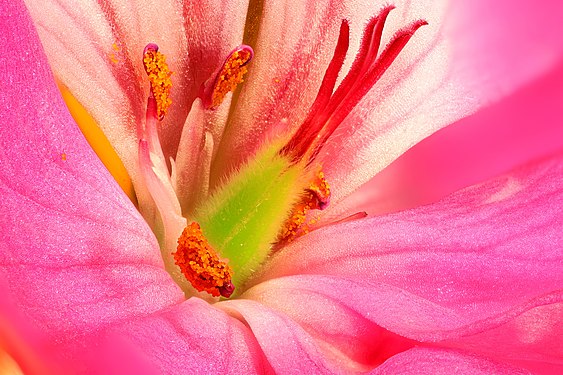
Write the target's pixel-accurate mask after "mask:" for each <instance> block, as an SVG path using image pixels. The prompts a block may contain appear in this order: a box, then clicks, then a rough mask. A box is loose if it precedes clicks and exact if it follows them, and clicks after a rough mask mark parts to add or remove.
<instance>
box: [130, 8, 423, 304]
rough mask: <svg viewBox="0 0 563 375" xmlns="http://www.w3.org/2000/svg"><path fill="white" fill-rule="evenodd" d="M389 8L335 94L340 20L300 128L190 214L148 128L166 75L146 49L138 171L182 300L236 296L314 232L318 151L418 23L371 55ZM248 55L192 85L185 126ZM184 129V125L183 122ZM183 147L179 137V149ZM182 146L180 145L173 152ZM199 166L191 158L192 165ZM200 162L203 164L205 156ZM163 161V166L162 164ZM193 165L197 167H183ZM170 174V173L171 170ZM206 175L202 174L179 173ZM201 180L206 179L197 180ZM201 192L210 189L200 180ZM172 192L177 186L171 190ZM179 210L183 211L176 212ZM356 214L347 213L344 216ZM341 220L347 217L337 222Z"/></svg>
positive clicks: (158, 114) (213, 105)
mask: <svg viewBox="0 0 563 375" xmlns="http://www.w3.org/2000/svg"><path fill="white" fill-rule="evenodd" d="M392 9H393V8H392V7H386V8H384V9H383V10H382V11H381V12H380V13H379V14H378V15H377V16H376V17H374V18H372V19H371V20H370V21H369V22H368V24H367V26H366V28H365V30H364V34H363V38H362V41H361V45H360V49H359V51H358V54H357V56H356V58H355V60H354V62H353V64H352V67H351V69H350V71H349V72H348V73H347V75H346V76H345V77H344V79H343V80H342V82H341V84H340V85H339V86H338V87H337V88H336V89H335V86H336V82H337V78H338V75H339V74H340V71H341V69H342V66H343V64H344V60H345V57H346V54H347V51H348V45H349V33H350V31H349V26H348V22H347V21H346V20H343V21H342V24H341V27H340V34H339V37H338V41H337V43H336V47H335V50H334V55H333V58H332V60H331V62H330V64H329V66H328V67H327V70H326V73H325V76H324V78H323V81H322V84H321V87H320V89H319V92H318V95H317V97H316V99H315V101H314V103H313V104H312V106H311V109H310V111H309V114H308V116H307V117H306V119H305V121H304V122H303V123H302V124H301V125H300V126H299V127H297V130H295V131H294V132H293V133H291V134H280V136H279V137H278V138H277V139H276V140H274V141H271V140H266V141H265V142H264V144H263V145H262V147H261V148H260V149H259V150H258V151H257V152H256V154H255V155H254V156H253V157H252V158H250V159H249V160H247V161H246V163H245V164H244V165H241V166H239V169H238V170H237V171H236V172H235V173H233V174H232V175H231V176H230V177H229V178H228V179H226V180H225V182H224V183H223V184H221V185H220V186H219V187H217V188H215V190H213V191H212V192H211V194H209V195H208V194H207V190H206V191H205V194H203V197H204V199H200V200H199V201H197V203H196V204H194V205H193V207H192V208H190V209H189V210H187V209H186V207H181V205H180V201H179V198H178V194H179V193H178V192H179V190H178V189H179V187H178V183H177V180H176V178H177V176H178V175H179V174H181V173H183V172H185V171H179V170H177V168H179V166H182V165H184V164H182V158H184V155H182V154H181V153H180V152H179V153H178V155H177V158H176V159H175V160H174V159H171V160H166V159H165V157H164V153H163V151H162V149H161V146H160V141H159V138H158V129H157V126H156V124H157V123H158V121H159V120H162V119H163V118H164V116H165V115H166V111H167V109H168V108H169V106H170V105H171V100H170V98H169V93H170V88H171V85H172V81H171V75H172V73H171V72H170V70H169V69H168V66H167V65H166V59H165V57H164V55H163V54H162V53H160V52H159V51H158V47H157V46H156V45H154V44H149V45H148V46H147V47H146V48H145V50H144V54H143V63H144V66H145V70H146V72H147V76H148V79H149V82H150V95H149V98H148V101H147V116H146V124H145V126H142V124H140V125H139V126H138V129H137V131H138V134H139V164H140V167H141V168H140V170H141V174H142V175H143V177H144V180H145V183H146V186H147V188H148V190H149V192H150V194H151V196H152V198H153V201H154V203H155V204H156V207H157V209H158V211H159V213H160V217H161V219H162V220H161V221H162V227H163V228H164V229H163V232H164V233H163V236H164V238H163V239H162V240H161V246H162V248H163V257H164V258H165V261H166V266H167V269H168V270H169V272H170V273H171V274H172V276H173V277H174V278H175V280H176V281H177V282H178V283H179V284H180V285H182V286H183V287H184V286H185V285H186V282H189V285H191V286H189V285H188V286H187V287H184V289H185V290H186V292H187V293H192V292H190V290H191V289H190V288H193V289H195V290H197V291H200V292H207V293H209V294H210V295H212V296H214V297H217V296H223V297H226V298H228V297H230V296H231V295H232V294H233V293H234V289H235V286H237V293H238V292H240V290H241V289H239V287H242V289H244V285H245V283H246V282H247V281H248V280H249V279H250V278H251V277H252V275H253V273H254V272H255V271H256V270H258V269H259V268H260V267H261V265H262V264H263V263H264V262H265V261H266V259H267V258H268V256H269V255H270V254H271V252H272V251H274V250H275V249H276V248H279V247H280V246H283V245H285V244H287V243H289V242H291V241H294V240H295V239H296V238H298V237H300V236H303V235H305V234H307V233H308V232H309V231H311V230H313V229H314V226H315V225H316V222H317V220H318V216H319V212H320V210H323V209H325V208H326V207H327V206H328V204H329V201H330V194H331V189H330V186H329V183H328V182H327V179H326V177H325V175H324V173H323V171H322V161H321V160H317V159H318V158H317V156H318V155H319V151H320V150H321V149H322V147H323V146H324V144H325V143H326V141H327V140H328V139H329V137H330V136H331V135H332V133H333V132H334V131H335V130H336V129H337V127H338V126H339V125H340V124H341V123H342V122H343V121H344V119H345V118H346V117H347V116H348V115H349V114H350V112H351V111H352V110H353V109H354V107H355V106H356V105H357V104H358V103H359V101H360V100H361V99H362V98H363V97H364V96H365V95H366V93H367V92H368V91H369V90H370V89H371V88H372V87H373V86H374V85H375V84H376V83H377V81H378V80H379V79H380V78H381V76H382V75H383V74H384V73H385V71H386V70H387V69H388V68H389V66H390V65H391V64H392V63H393V61H394V60H395V58H396V57H397V56H398V55H399V53H400V52H401V51H402V49H403V48H404V47H405V45H406V44H407V42H408V41H409V40H410V38H411V37H412V36H413V35H414V33H415V32H416V30H418V28H419V27H421V26H422V25H424V24H426V22H425V21H416V22H414V23H412V24H410V25H408V26H407V27H405V28H403V29H401V30H399V31H398V32H397V33H396V34H395V35H394V36H393V37H392V38H391V41H390V42H389V43H388V44H387V46H386V47H385V48H384V49H383V50H382V51H381V52H380V45H381V36H382V33H383V27H384V25H385V22H386V19H387V16H388V14H389V12H390V11H391V10H392ZM252 57H253V51H252V49H251V48H250V47H248V46H244V45H243V46H239V47H237V48H235V49H234V50H233V51H232V52H231V54H229V56H228V57H227V58H226V59H225V61H224V63H223V64H222V65H221V66H220V67H219V68H218V69H217V70H216V72H215V73H214V74H213V75H212V76H211V78H210V79H208V80H207V81H206V82H205V83H204V84H203V85H202V88H201V91H200V97H199V98H198V99H196V100H195V101H194V104H193V105H192V110H191V111H193V112H190V115H189V116H188V118H189V119H197V121H200V122H203V124H199V125H201V126H200V127H199V128H200V129H206V127H207V124H208V123H207V122H206V121H210V120H209V119H210V118H211V117H212V115H211V114H212V112H213V111H214V110H216V109H217V108H218V107H219V106H220V105H221V104H222V103H223V101H224V99H225V96H226V95H227V93H229V92H231V91H233V90H234V89H235V88H236V87H237V85H238V84H240V83H241V82H242V81H243V76H244V74H245V73H246V72H247V67H246V65H247V64H248V63H249V62H250V60H251V58H252ZM187 123H188V121H187ZM201 132H202V134H201V137H200V138H199V139H200V140H202V141H201V142H200V143H203V144H205V145H206V146H205V147H207V149H205V150H206V151H205V152H207V154H208V155H213V150H212V147H213V139H212V138H211V135H210V133H209V132H207V133H206V132H205V130H201ZM181 142H182V140H180V143H181ZM180 149H182V145H180ZM193 160H200V159H197V158H195V159H193ZM208 160H212V157H211V156H210V157H209V158H208ZM169 164H171V165H172V166H171V168H170V167H169ZM191 165H192V167H193V168H196V169H197V168H199V165H198V163H197V162H194V163H192V164H191ZM175 168H176V169H175ZM192 172H193V174H194V175H197V176H204V178H207V179H208V178H209V174H206V173H200V172H198V171H191V170H190V171H188V173H192ZM205 176H206V177H205ZM201 186H209V181H207V182H203V183H202V184H201ZM180 188H181V187H180ZM182 208H184V209H186V211H187V212H184V214H185V215H186V216H187V217H188V218H189V222H190V224H189V225H188V219H186V218H184V217H183V215H182ZM360 217H363V215H362V214H359V215H353V216H352V217H351V218H350V219H355V218H360ZM344 220H347V219H344Z"/></svg>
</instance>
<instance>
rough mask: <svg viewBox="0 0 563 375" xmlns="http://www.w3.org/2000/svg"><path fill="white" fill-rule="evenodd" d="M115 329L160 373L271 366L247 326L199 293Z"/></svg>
mask: <svg viewBox="0 0 563 375" xmlns="http://www.w3.org/2000/svg"><path fill="white" fill-rule="evenodd" d="M113 333H114V334H116V335H120V336H121V337H123V338H124V339H126V340H128V341H129V342H131V343H132V344H134V346H135V349H136V354H137V355H139V356H141V357H142V358H145V360H148V361H149V362H151V363H153V364H154V365H155V366H156V367H157V369H158V370H159V373H161V374H181V373H182V374H185V373H189V374H210V373H216V374H258V373H263V372H264V370H265V369H268V368H269V365H268V363H267V362H266V361H265V358H264V355H263V353H262V351H261V350H260V347H259V346H258V344H257V343H256V339H255V338H254V337H253V335H252V333H251V332H250V330H249V329H248V327H246V326H245V325H244V324H242V323H241V322H240V321H238V320H237V319H235V318H232V317H231V316H229V315H227V314H225V313H224V312H223V311H221V310H218V309H216V308H214V307H212V306H210V305H209V304H208V303H206V302H204V301H202V300H200V299H198V298H195V297H194V298H191V299H189V300H187V301H185V302H183V303H181V304H179V305H176V306H174V307H172V308H170V309H167V310H165V311H162V312H160V313H157V314H153V315H151V316H147V317H145V318H141V319H132V320H129V321H125V322H123V324H122V325H121V326H120V327H116V329H115V330H114V332H113ZM118 337H119V336H118Z"/></svg>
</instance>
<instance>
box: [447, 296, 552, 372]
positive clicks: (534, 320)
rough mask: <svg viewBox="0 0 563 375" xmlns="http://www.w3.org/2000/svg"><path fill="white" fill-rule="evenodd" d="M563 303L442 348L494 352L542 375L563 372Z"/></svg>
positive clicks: (496, 355)
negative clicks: (562, 359) (562, 341)
mask: <svg viewBox="0 0 563 375" xmlns="http://www.w3.org/2000/svg"><path fill="white" fill-rule="evenodd" d="M562 316H563V303H555V304H550V305H545V306H539V307H536V308H533V309H531V310H528V311H526V312H525V313H523V314H522V315H520V316H517V317H516V318H514V319H513V320H510V321H508V322H507V323H505V324H503V325H500V326H499V327H497V328H494V329H491V330H488V331H485V332H482V333H479V334H476V335H472V336H467V337H463V338H458V339H456V340H448V341H446V342H443V343H441V345H444V346H449V347H454V348H462V349H466V350H471V351H472V352H475V353H494V355H495V357H502V358H505V359H506V360H507V361H510V362H511V363H513V364H515V365H518V366H521V367H523V368H527V369H529V370H531V371H533V372H534V373H538V374H561V372H563V363H561V358H563V347H562V346H561V344H560V342H561V332H563V319H561V317H562Z"/></svg>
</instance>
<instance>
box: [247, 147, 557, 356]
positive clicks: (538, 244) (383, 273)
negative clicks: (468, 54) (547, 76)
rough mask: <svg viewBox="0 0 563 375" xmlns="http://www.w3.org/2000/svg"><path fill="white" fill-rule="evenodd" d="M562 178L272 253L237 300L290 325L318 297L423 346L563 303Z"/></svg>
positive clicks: (334, 230)
mask: <svg viewBox="0 0 563 375" xmlns="http://www.w3.org/2000/svg"><path fill="white" fill-rule="evenodd" d="M562 173H563V155H561V154H560V155H558V156H557V157H554V158H552V159H550V160H546V161H543V162H541V163H539V164H536V165H530V166H527V167H526V168H523V169H521V170H518V171H516V172H514V173H512V174H511V175H508V176H505V177H502V178H499V179H496V180H493V181H490V182H487V183H484V184H481V185H477V186H475V187H472V188H470V189H467V190H464V191H461V192H459V193H456V194H454V195H452V196H451V197H449V198H447V199H445V200H443V201H441V202H439V203H436V204H434V205H432V206H425V207H420V208H417V209H414V210H410V211H404V212H401V213H397V214H392V215H387V216H383V217H377V218H371V219H365V220H358V221H355V222H350V223H346V224H341V225H335V226H332V227H326V228H323V229H319V230H317V231H314V232H312V233H310V234H308V235H307V236H305V237H302V238H301V239H300V240H297V241H295V243H294V244H292V245H290V246H288V247H287V248H285V249H283V250H281V251H280V252H279V253H277V254H275V255H274V256H273V258H272V259H271V260H270V261H269V263H268V264H267V265H266V266H265V269H264V270H263V272H262V275H263V276H262V277H261V278H259V279H258V280H256V281H255V283H258V282H259V281H263V283H261V284H258V285H256V286H254V287H253V288H251V289H250V290H248V291H247V292H246V293H245V294H244V295H243V297H245V298H250V299H254V300H257V301H259V302H261V303H263V304H265V305H266V306H270V307H272V308H280V307H281V306H283V311H285V312H286V313H287V314H288V315H289V316H290V317H291V318H292V319H294V320H296V321H307V317H306V316H305V315H306V314H309V311H310V310H311V309H313V308H312V307H311V306H309V305H307V303H306V300H307V299H309V300H311V301H318V300H323V299H324V300H325V301H328V302H326V306H338V307H339V308H341V309H349V312H348V315H349V318H348V320H347V321H346V322H345V323H343V322H344V320H343V319H341V321H340V324H349V325H354V324H356V323H355V322H356V321H358V317H359V318H364V319H366V320H369V321H371V322H374V323H376V324H378V325H379V326H381V327H383V328H385V329H388V330H389V331H392V332H395V333H398V334H400V335H402V336H405V337H408V338H411V339H415V340H419V341H431V342H436V341H443V340H449V341H448V342H451V341H452V340H453V341H457V340H461V339H460V338H463V337H467V336H471V335H476V334H480V333H482V332H486V331H488V330H491V329H493V328H495V327H498V326H500V325H502V324H505V323H507V322H510V321H512V320H513V319H515V318H516V317H517V316H519V315H520V314H522V313H525V312H526V311H529V310H530V309H533V308H534V307H537V306H542V305H549V304H554V303H558V302H561V301H563V294H562V292H561V289H562V286H563V275H562V274H561V272H560V268H561V261H562V260H563V257H562V254H561V244H562V241H563V237H562V235H563V233H562V232H561V225H562V217H561V211H562V209H563V190H562V186H561V175H562ZM266 280H268V281H266ZM331 300H332V302H331ZM294 301H295V302H294ZM327 308H328V307H327ZM331 308H332V307H331ZM343 316H345V314H343ZM549 319H551V320H552V321H553V322H557V321H561V317H560V316H557V317H553V316H552V317H551V318H549ZM557 319H559V320H557ZM321 324H326V323H324V322H322V321H318V322H316V323H314V324H313V326H312V329H314V330H321V331H322V329H324V328H321V329H320V328H319V325H321ZM554 324H555V323H554ZM356 326H357V325H356ZM527 329H531V327H527ZM364 337H369V336H364ZM510 339H511V340H520V338H519V337H511V338H510ZM490 349H491V350H493V348H490ZM491 353H492V354H495V353H496V351H491V352H490V353H489V354H491ZM499 356H502V355H500V354H499Z"/></svg>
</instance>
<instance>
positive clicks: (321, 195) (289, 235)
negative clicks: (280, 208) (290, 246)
mask: <svg viewBox="0 0 563 375" xmlns="http://www.w3.org/2000/svg"><path fill="white" fill-rule="evenodd" d="M329 202H330V186H329V184H328V181H327V180H326V179H325V176H324V173H323V172H322V170H320V169H319V170H318V171H317V173H316V174H315V175H314V177H313V179H312V180H311V183H310V185H309V187H308V188H307V189H305V192H304V193H303V196H302V197H301V200H300V201H299V202H298V203H297V204H296V205H295V206H294V207H293V212H292V215H291V216H290V217H289V218H288V219H287V221H286V222H285V224H284V226H283V228H282V230H281V231H280V234H279V238H278V243H289V242H291V241H293V240H294V239H296V238H297V237H300V236H302V235H304V234H307V233H309V231H310V225H311V224H313V223H314V219H313V220H312V221H307V220H308V219H309V217H308V214H309V211H310V210H324V209H325V208H326V207H327V206H328V204H329Z"/></svg>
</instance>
